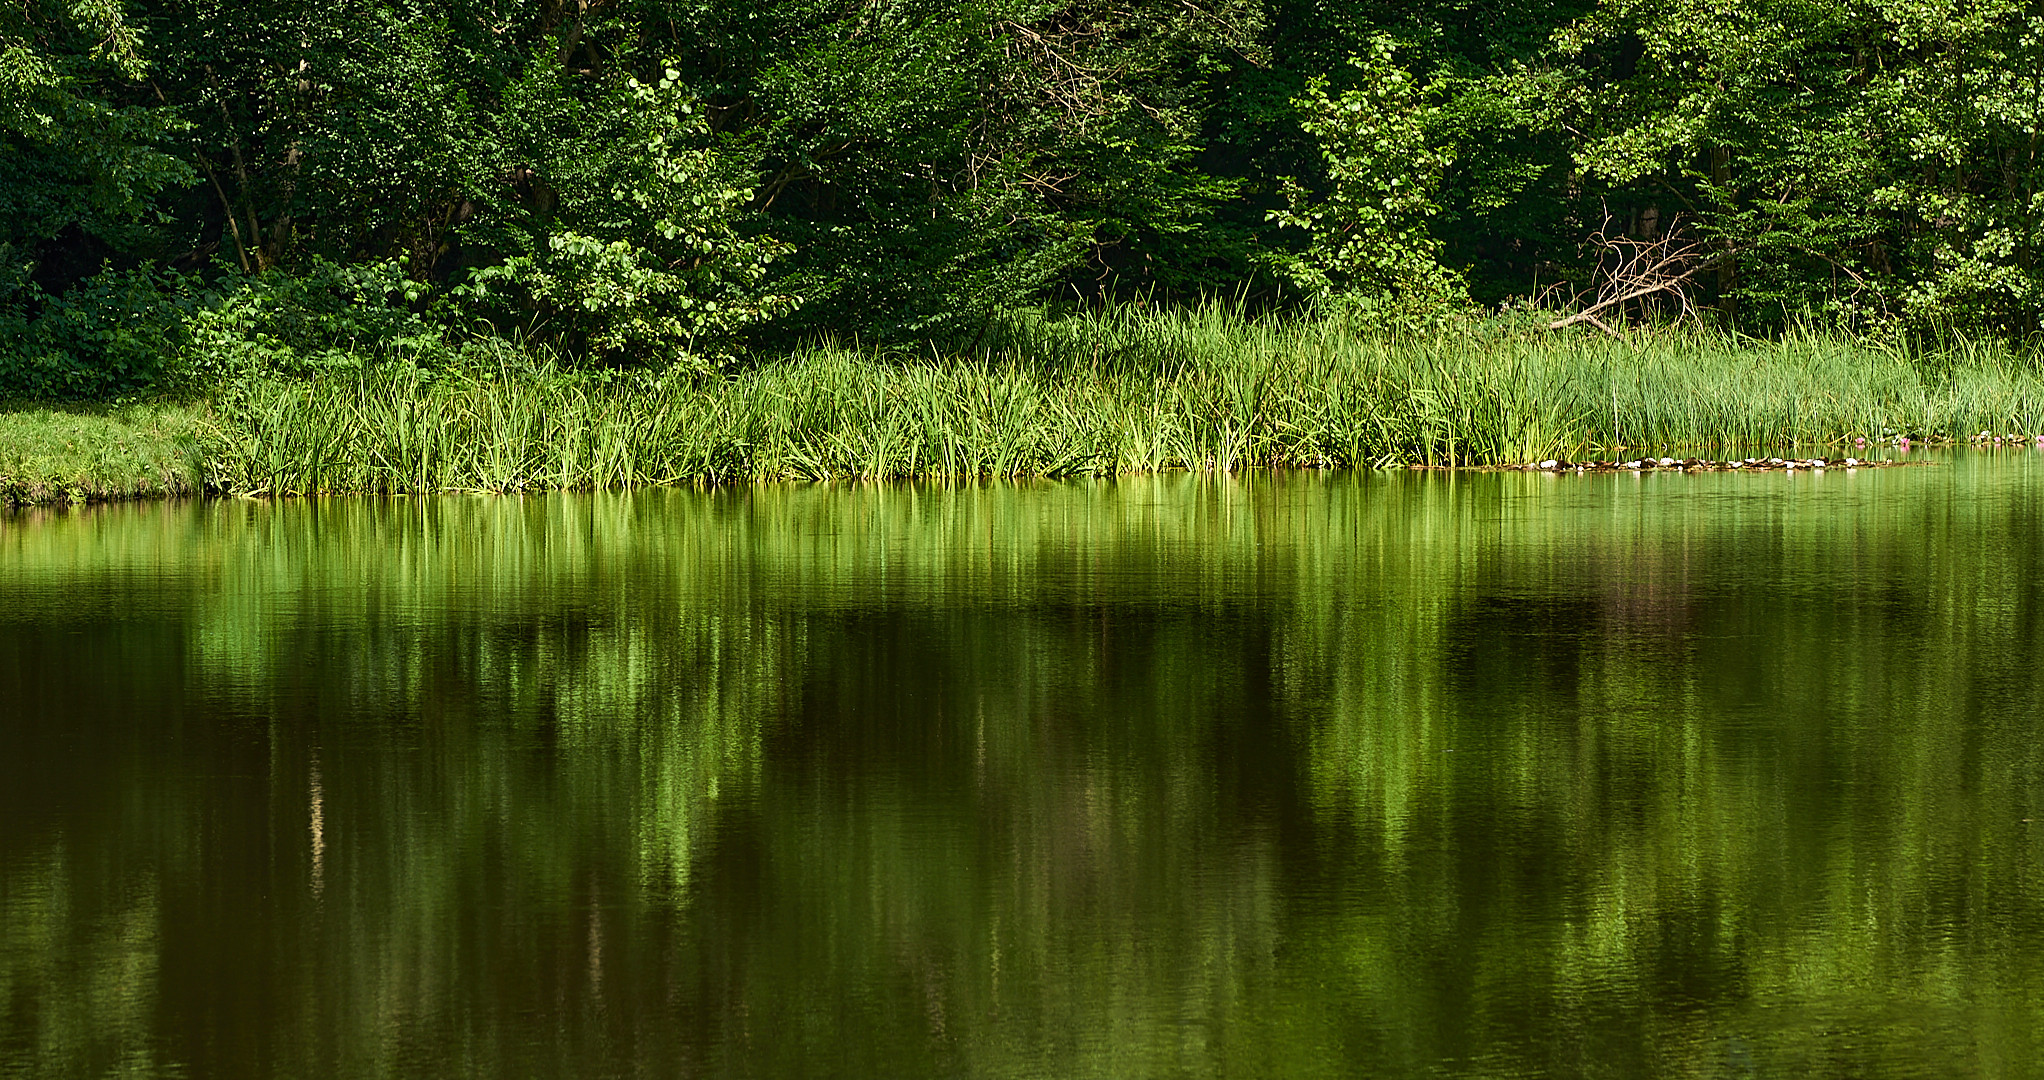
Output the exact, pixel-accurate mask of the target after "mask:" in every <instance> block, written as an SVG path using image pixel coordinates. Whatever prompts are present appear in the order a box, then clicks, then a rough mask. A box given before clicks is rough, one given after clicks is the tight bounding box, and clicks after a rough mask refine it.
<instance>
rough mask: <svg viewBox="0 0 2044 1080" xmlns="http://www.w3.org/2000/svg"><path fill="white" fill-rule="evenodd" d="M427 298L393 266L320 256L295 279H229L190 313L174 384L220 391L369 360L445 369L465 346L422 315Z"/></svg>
mask: <svg viewBox="0 0 2044 1080" xmlns="http://www.w3.org/2000/svg"><path fill="white" fill-rule="evenodd" d="M425 293H426V289H425V287H424V286H422V285H420V284H418V283H417V282H414V281H412V280H411V279H409V278H407V277H406V276H405V275H404V273H403V271H402V270H401V269H400V268H399V267H398V266H397V265H396V264H394V263H389V262H378V263H357V264H346V263H335V262H331V261H328V260H325V259H311V260H308V262H307V264H306V265H305V266H304V267H303V268H301V269H300V270H298V271H297V272H295V273H285V272H283V271H281V270H276V269H271V270H264V271H260V272H258V273H255V274H248V275H238V274H237V275H229V276H227V277H225V279H224V280H223V281H221V282H220V284H219V285H218V286H217V287H216V288H215V289H213V290H210V291H209V292H208V294H207V296H206V297H205V298H204V300H205V302H204V303H202V304H200V305H199V306H197V307H196V308H194V309H193V310H192V311H191V312H190V313H189V315H188V317H187V320H186V333H187V334H188V339H187V343H186V345H185V347H184V349H183V350H182V351H183V356H184V362H183V364H182V365H181V375H182V380H181V382H180V383H179V384H178V385H176V386H175V387H174V388H175V389H194V388H199V387H209V388H216V387H218V386H220V385H223V380H230V381H231V380H233V379H236V378H241V377H246V376H251V375H295V376H310V375H322V374H334V373H338V372H346V371H353V370H356V369H359V368H360V367H361V366H362V365H363V363H364V359H365V358H388V357H395V358H401V359H404V360H407V361H410V362H413V363H421V364H424V365H426V366H428V367H433V366H444V365H445V364H447V363H450V362H452V361H453V360H454V359H455V357H456V350H455V348H454V347H453V346H452V345H450V344H449V343H448V341H447V339H446V336H445V334H444V332H443V330H442V329H441V328H440V327H439V326H438V325H436V324H434V323H433V322H430V321H428V320H427V319H425V318H424V317H422V316H421V315H419V314H418V312H417V311H416V310H415V305H418V304H419V303H420V302H421V300H422V299H423V298H424V295H425Z"/></svg>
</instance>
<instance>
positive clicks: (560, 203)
mask: <svg viewBox="0 0 2044 1080" xmlns="http://www.w3.org/2000/svg"><path fill="white" fill-rule="evenodd" d="M680 75H681V73H680V72H679V71H677V70H676V69H675V68H673V67H671V66H664V67H663V68H662V70H661V71H660V73H659V75H658V76H657V77H655V78H653V79H652V80H651V81H649V82H641V81H640V80H639V79H638V78H636V77H632V76H625V75H614V76H612V77H610V78H608V79H604V80H598V81H596V82H595V84H594V85H577V81H576V80H571V79H569V78H568V77H567V76H566V75H565V74H564V73H563V72H562V71H561V70H560V69H559V68H558V67H557V66H554V65H551V64H547V63H544V62H542V61H540V60H538V59H536V60H535V62H534V63H533V64H532V65H531V66H530V67H529V68H528V70H527V74H526V76H525V78H524V79H523V80H521V81H520V82H519V83H517V84H515V85H514V86H513V87H511V88H510V89H509V90H508V91H507V94H506V99H507V107H506V110H505V113H506V115H505V119H504V121H503V128H504V130H503V132H502V138H503V140H504V146H505V150H506V152H507V154H508V155H509V156H510V158H511V163H510V165H509V168H510V169H512V170H517V171H518V172H519V174H520V176H521V178H522V179H523V181H524V183H525V184H526V185H527V186H528V187H529V188H531V189H533V190H535V191H537V192H541V193H543V194H542V196H541V197H540V198H538V199H536V200H534V202H536V203H537V205H533V206H518V205H515V204H514V205H510V206H505V207H503V208H501V212H500V213H501V217H502V218H503V219H504V220H505V221H507V222H508V223H509V224H507V225H505V226H501V227H499V228H497V229H496V230H495V231H494V232H490V231H486V230H483V229H477V230H474V232H475V234H476V235H478V236H488V237H490V238H491V239H493V240H494V241H495V242H496V244H497V245H499V246H500V247H501V248H503V249H504V250H505V251H506V256H505V257H504V259H503V260H502V261H501V262H498V263H496V264H494V265H486V266H483V267H479V268H477V269H475V270H473V271H471V272H470V273H469V274H468V275H467V277H466V280H465V282H463V283H462V284H460V285H458V286H456V287H455V289H454V290H453V298H454V299H455V301H456V302H458V303H461V304H463V305H464V307H465V310H464V312H463V314H464V315H465V316H466V317H469V318H476V317H483V318H489V317H491V316H496V317H497V318H499V319H500V320H502V321H504V322H507V323H508V324H509V325H511V326H523V327H524V328H525V329H526V331H527V332H528V333H533V334H537V335H539V336H544V337H550V338H558V339H561V340H564V341H566V342H568V343H569V344H570V345H571V346H572V347H573V348H574V349H575V350H576V351H577V352H579V353H584V354H587V355H590V356H592V357H594V358H597V359H612V358H623V359H631V360H638V361H662V362H665V363H668V364H679V365H682V366H692V367H696V368H698V369H701V370H707V369H708V368H710V367H712V366H714V365H715V364H717V363H720V362H723V361H727V360H729V359H730V358H731V349H732V346H733V342H734V340H735V335H736V334H737V332H738V331H740V330H741V329H743V328H745V327H747V326H750V325H753V324H755V323H759V322H763V321H765V320H768V319H771V318H773V317H775V316H776V315H779V314H781V313H783V312H786V311H788V310H790V309H792V308H794V307H795V306H796V305H797V304H798V303H799V300H798V298H797V297H796V296H793V295H790V294H788V293H786V292H781V291H775V290H771V289H768V288H766V287H764V286H763V284H762V282H763V280H764V279H765V277H766V274H767V270H768V267H769V265H770V264H771V263H773V262H774V260H776V259H777V258H780V257H781V256H783V255H785V254H786V253H787V252H788V251H789V245H787V244H786V243H784V242H782V241H779V240H776V239H774V238H773V237H771V236H767V235H762V234H760V233H758V232H756V231H752V230H750V229H748V228H747V227H746V226H747V225H748V223H749V222H748V219H749V218H750V217H751V215H750V214H749V212H748V211H747V209H746V207H747V204H748V203H750V202H751V200H752V198H753V191H752V189H751V187H750V186H749V182H750V179H751V170H750V169H748V168H747V165H746V161H745V159H744V157H743V156H742V155H739V154H735V153H729V152H724V151H723V150H722V148H720V147H719V146H718V145H716V144H715V142H714V141H713V140H712V137H711V131H710V127H709V124H708V122H707V121H706V120H705V118H704V116H703V105H702V102H701V100H700V99H699V98H698V97H697V96H696V95H695V94H694V93H692V92H691V91H690V90H688V89H687V88H686V87H684V86H683V85H682V84H681V83H680V81H679V80H680ZM581 81H582V82H585V83H586V82H587V81H588V80H581ZM467 305H473V307H472V308H468V307H467ZM493 329H497V327H493Z"/></svg>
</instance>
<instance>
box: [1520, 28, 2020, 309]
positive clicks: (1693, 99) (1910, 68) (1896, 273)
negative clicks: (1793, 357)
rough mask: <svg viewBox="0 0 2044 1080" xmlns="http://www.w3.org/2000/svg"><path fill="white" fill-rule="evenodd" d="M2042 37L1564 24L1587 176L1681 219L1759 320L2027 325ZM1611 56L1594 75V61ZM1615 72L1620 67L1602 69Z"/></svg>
mask: <svg viewBox="0 0 2044 1080" xmlns="http://www.w3.org/2000/svg"><path fill="white" fill-rule="evenodd" d="M2040 26H2044V23H2040V22H2039V21H2038V17H2037V16H2035V15H2034V14H2033V13H2031V12H2029V11H2027V10H2026V9H2025V8H2024V6H2023V5H2021V4H2018V3H2005V2H2004V3H1991V4H1986V5H1976V6H1971V7H1965V8H1963V9H1962V8H1957V7H1952V6H1950V5H1945V4H1939V3H1915V2H1909V3H1884V4H1875V5H1871V6H1870V5H1859V4H1846V3H1842V2H1836V0H1819V2H1816V3H1809V2H1803V0H1797V2H1794V3H1773V2H1766V3H1754V4H1746V5H1740V6H1737V7H1734V8H1725V7H1724V6H1723V5H1716V4H1708V3H1697V2H1692V0H1607V2H1606V3H1603V4H1601V5H1600V6H1599V8H1598V10H1597V11H1596V13H1595V14H1593V15H1591V16H1590V17H1588V18H1585V19H1583V20H1581V21H1579V22H1577V23H1574V24H1572V25H1570V26H1569V27H1567V28H1565V29H1564V30H1563V31H1562V33H1561V34H1560V35H1559V36H1558V39H1557V40H1558V44H1559V47H1560V49H1561V51H1562V52H1563V53H1564V54H1565V55H1567V56H1571V57H1574V58H1575V59H1576V60H1577V61H1578V62H1579V63H1581V64H1582V65H1583V68H1584V70H1583V72H1582V74H1581V76H1580V77H1579V79H1578V80H1577V82H1576V83H1575V85H1574V88H1573V89H1572V90H1570V91H1569V96H1568V97H1567V99H1566V100H1567V101H1568V103H1569V104H1568V108H1567V115H1568V117H1569V122H1570V125H1571V126H1572V127H1574V128H1576V129H1578V130H1581V131H1582V132H1584V133H1585V136H1586V138H1584V140H1583V141H1582V143H1581V144H1580V146H1579V148H1578V150H1577V156H1578V160H1579V161H1580V162H1581V164H1582V167H1583V168H1584V169H1585V171H1586V172H1587V173H1588V174H1589V175H1590V176H1591V177H1593V178H1596V179H1599V180H1602V181H1604V182H1607V183H1610V184H1613V185H1616V186H1619V187H1621V188H1631V189H1633V191H1634V193H1633V194H1630V195H1628V196H1627V198H1628V199H1629V200H1630V201H1632V202H1633V203H1634V204H1635V205H1638V204H1639V203H1641V202H1646V201H1654V202H1659V203H1661V204H1663V206H1664V207H1665V212H1664V214H1663V216H1664V217H1665V216H1667V214H1669V213H1672V212H1674V211H1676V210H1682V211H1686V212H1687V213H1689V214H1690V215H1691V216H1692V217H1693V218H1694V220H1696V221H1697V223H1698V225H1699V226H1700V227H1701V228H1702V229H1703V231H1704V232H1705V233H1706V234H1707V235H1710V236H1713V237H1715V238H1716V239H1717V241H1718V242H1719V244H1720V245H1721V247H1722V248H1723V249H1724V250H1726V251H1728V252H1732V253H1735V254H1736V262H1732V261H1727V262H1726V263H1725V264H1724V270H1723V272H1722V273H1721V275H1720V279H1719V281H1718V282H1717V287H1718V289H1719V291H1720V292H1721V293H1722V294H1723V295H1724V296H1725V297H1726V298H1727V299H1729V300H1738V301H1742V302H1743V305H1744V306H1745V307H1746V308H1747V309H1749V310H1754V311H1755V312H1756V314H1758V315H1759V316H1760V317H1762V318H1766V317H1768V315H1770V314H1771V315H1772V317H1773V318H1775V319H1777V320H1779V319H1782V318H1783V317H1785V316H1789V315H1794V314H1797V313H1800V312H1804V311H1813V312H1825V313H1827V314H1830V315H1832V316H1834V317H1838V318H1842V319H1844V320H1846V321H1847V322H1848V323H1850V324H1855V325H1882V324H1886V323H1890V322H1893V321H1895V320H1901V321H1902V322H1904V323H1907V324H1914V325H1917V326H1929V325H1956V326H1968V327H2000V328H2005V329H2011V330H2016V331H2019V332H2027V331H2032V330H2035V329H2036V328H2037V327H2038V325H2039V324H2038V322H2037V312H2038V310H2039V305H2038V300H2039V299H2040V297H2044V292H2040V289H2044V277H2040V273H2044V271H2040V263H2039V254H2040V246H2039V244H2040V240H2044V233H2040V232H2039V230H2040V228H2044V217H2040V211H2044V203H2040V202H2039V194H2040V192H2044V157H2040V155H2039V153H2038V150H2039V147H2040V143H2039V139H2040V131H2044V82H2040V79H2044V75H2040V74H2039V73H2040V72H2044V35H2040V30H2039V28H2040ZM1613 52H1618V53H1621V54H1623V55H1624V56H1625V58H1626V60H1627V63H1625V64H1623V65H1617V66H1616V67H1615V68H1614V69H1613V70H1612V71H1611V72H1610V77H1604V76H1603V75H1602V73H1599V72H1597V71H1596V70H1595V68H1596V67H1597V66H1599V65H1600V64H1601V62H1602V56H1603V55H1605V54H1610V53H1613ZM1619 68H1623V69H1624V70H1619Z"/></svg>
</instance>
